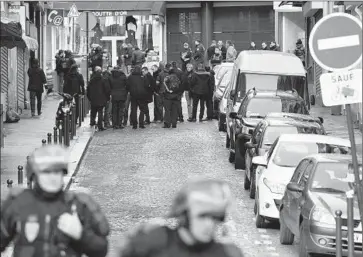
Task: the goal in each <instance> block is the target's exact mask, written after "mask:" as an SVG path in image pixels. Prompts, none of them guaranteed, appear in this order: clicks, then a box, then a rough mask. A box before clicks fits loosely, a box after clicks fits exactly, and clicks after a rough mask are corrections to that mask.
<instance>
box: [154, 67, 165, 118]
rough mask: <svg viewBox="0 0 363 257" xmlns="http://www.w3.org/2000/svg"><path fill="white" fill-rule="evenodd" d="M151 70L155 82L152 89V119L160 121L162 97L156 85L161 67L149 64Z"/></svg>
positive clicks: (158, 86) (161, 116)
mask: <svg viewBox="0 0 363 257" xmlns="http://www.w3.org/2000/svg"><path fill="white" fill-rule="evenodd" d="M151 69H152V72H153V75H152V76H153V79H154V83H155V90H154V93H153V95H154V120H153V122H154V123H156V122H161V121H162V120H163V116H164V115H163V101H162V100H163V99H162V96H161V95H160V94H159V91H160V90H159V89H160V85H158V81H157V79H158V77H159V74H160V72H161V69H160V68H159V67H158V66H157V65H156V64H154V65H153V66H151Z"/></svg>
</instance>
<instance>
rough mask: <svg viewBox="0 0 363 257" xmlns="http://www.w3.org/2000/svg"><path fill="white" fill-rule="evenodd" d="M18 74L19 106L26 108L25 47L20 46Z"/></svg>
mask: <svg viewBox="0 0 363 257" xmlns="http://www.w3.org/2000/svg"><path fill="white" fill-rule="evenodd" d="M17 56H18V62H17V64H18V74H17V80H18V81H17V98H18V102H17V107H18V108H20V109H23V108H24V104H25V103H24V94H25V90H24V87H25V72H24V49H20V48H19V47H18V53H17Z"/></svg>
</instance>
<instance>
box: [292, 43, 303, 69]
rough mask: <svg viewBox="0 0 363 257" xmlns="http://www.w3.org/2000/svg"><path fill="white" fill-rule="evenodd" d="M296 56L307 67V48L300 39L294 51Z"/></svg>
mask: <svg viewBox="0 0 363 257" xmlns="http://www.w3.org/2000/svg"><path fill="white" fill-rule="evenodd" d="M294 54H295V55H296V56H297V57H299V59H300V60H301V62H302V63H303V65H304V67H305V48H304V45H303V43H302V41H301V39H298V40H297V41H296V48H295V50H294Z"/></svg>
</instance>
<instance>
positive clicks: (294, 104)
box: [245, 97, 306, 118]
mask: <svg viewBox="0 0 363 257" xmlns="http://www.w3.org/2000/svg"><path fill="white" fill-rule="evenodd" d="M270 112H289V113H300V114H305V113H306V108H305V106H304V103H303V101H298V100H293V99H283V98H260V97H254V98H251V100H250V101H249V103H248V105H247V108H246V114H245V117H247V118H254V117H256V118H264V117H265V116H266V115H267V114H268V113H270Z"/></svg>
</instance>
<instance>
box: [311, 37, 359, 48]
mask: <svg viewBox="0 0 363 257" xmlns="http://www.w3.org/2000/svg"><path fill="white" fill-rule="evenodd" d="M357 45H359V36H358V35H352V36H344V37H331V38H326V39H320V40H318V49H319V50H329V49H335V48H342V47H349V46H357Z"/></svg>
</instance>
